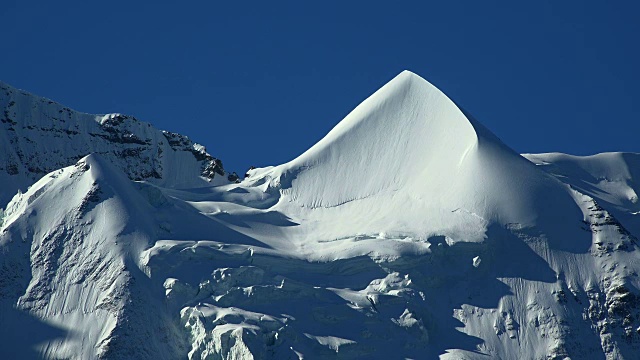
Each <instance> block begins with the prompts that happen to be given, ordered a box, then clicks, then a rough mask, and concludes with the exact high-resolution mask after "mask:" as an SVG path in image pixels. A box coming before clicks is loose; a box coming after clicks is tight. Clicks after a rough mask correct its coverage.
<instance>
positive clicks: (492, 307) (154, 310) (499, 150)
mask: <svg viewBox="0 0 640 360" xmlns="http://www.w3.org/2000/svg"><path fill="white" fill-rule="evenodd" d="M637 156H638V155H637V154H602V155H597V156H594V157H589V158H579V157H571V156H567V155H562V154H540V155H526V158H524V157H522V156H520V155H518V154H516V153H515V152H514V151H512V150H511V149H509V148H508V147H507V146H506V145H504V144H503V143H502V142H500V140H499V139H497V138H496V137H495V136H494V135H492V134H491V133H490V132H489V131H488V130H487V129H485V128H484V127H483V126H482V125H480V124H479V123H478V122H477V121H476V120H474V119H472V118H471V117H470V116H469V115H468V114H466V113H465V112H463V111H462V110H461V109H460V108H459V107H458V106H457V105H456V104H455V103H453V102H452V101H451V100H449V99H448V98H447V97H446V96H445V95H444V94H442V93H441V92H440V91H439V90H437V89H436V88H435V87H433V86H432V85H431V84H429V83H427V82H426V81H425V80H423V79H421V78H420V77H418V76H417V75H415V74H412V73H409V72H404V73H402V74H400V75H399V76H398V77H397V78H395V79H394V80H392V81H391V82H390V83H389V84H387V85H385V86H384V87H383V88H382V89H381V90H379V91H378V92H376V93H375V94H374V95H372V96H371V97H370V98H369V99H367V100H366V101H365V102H363V103H362V104H361V105H360V106H359V107H358V108H356V109H355V110H354V111H353V112H352V113H351V114H349V115H348V116H347V117H346V118H345V119H344V120H343V121H342V122H340V123H339V124H338V125H337V126H336V128H335V129H334V130H332V131H331V132H330V133H329V134H328V135H327V136H326V137H325V138H324V139H323V140H321V141H320V142H319V143H318V144H316V145H315V146H313V147H312V148H311V149H310V150H308V151H307V152H305V153H304V154H302V155H301V156H299V157H298V158H297V159H295V160H293V161H291V162H290V163H287V164H283V165H280V166H275V167H269V168H262V169H253V170H250V171H249V177H248V178H246V179H245V180H244V181H243V182H241V183H238V184H236V183H232V184H228V183H227V184H225V185H220V186H214V185H215V184H208V186H202V184H201V183H197V184H194V185H193V187H192V188H189V187H184V186H181V185H179V182H171V181H159V180H158V179H155V178H153V177H152V178H150V179H142V180H137V181H136V179H132V177H131V172H130V171H126V169H123V168H122V167H121V164H119V163H117V162H115V163H114V162H113V161H112V159H110V158H109V157H108V156H103V155H95V154H94V155H90V156H88V157H85V158H82V159H80V160H79V161H78V162H77V163H76V164H75V165H72V166H70V167H66V168H63V169H60V170H55V171H53V172H51V173H49V174H48V175H46V176H44V177H43V178H42V179H40V180H39V181H37V182H36V183H35V184H33V185H32V186H31V187H30V188H29V190H28V191H26V192H24V193H18V194H17V195H15V196H14V198H13V199H12V200H11V202H10V203H9V204H8V206H7V208H6V210H5V212H4V214H2V221H0V251H1V252H2V256H1V257H0V290H1V291H0V302H1V304H0V305H1V307H0V309H2V310H0V311H1V312H0V319H4V320H3V321H4V322H3V326H2V327H1V328H0V331H2V334H0V335H2V336H1V337H0V358H5V357H6V358H29V357H38V356H44V357H45V358H78V359H86V358H104V359H122V358H136V359H179V358H189V359H303V358H304V359H334V358H339V359H396V358H400V359H404V358H410V359H432V358H442V359H487V358H492V359H493V358H496V359H565V358H572V359H636V358H638V356H639V355H640V334H639V332H640V291H639V289H640V280H639V279H638V273H640V256H639V255H640V252H639V250H640V249H639V248H638V244H637V238H636V234H637V231H638V230H637V229H638V227H637V226H638V225H637V220H636V219H635V215H637V212H638V211H640V209H637V208H636V202H637V196H636V195H635V194H636V190H637V187H636V185H635V179H636V178H637V174H638V171H640V164H638V161H636V160H637ZM527 159H529V160H527ZM167 178H171V176H170V175H167ZM5 324H6V325H5ZM9 329H10V330H9ZM26 333H33V334H35V335H31V336H22V335H24V334H26ZM16 339H22V340H16Z"/></svg>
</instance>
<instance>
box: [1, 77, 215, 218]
mask: <svg viewBox="0 0 640 360" xmlns="http://www.w3.org/2000/svg"><path fill="white" fill-rule="evenodd" d="M0 111H1V112H2V113H0V181H1V182H2V184H3V188H2V190H0V208H3V207H4V206H5V205H6V203H7V202H8V201H9V200H10V199H11V196H13V194H14V193H15V192H16V191H17V190H18V189H20V190H22V191H24V190H25V189H26V188H27V187H28V186H29V185H31V184H33V183H34V182H35V181H36V180H38V179H40V178H41V177H42V176H43V175H46V174H47V173H49V172H51V171H54V170H57V169H60V168H63V167H66V166H69V165H73V164H74V163H75V162H76V161H78V160H79V159H80V158H83V157H84V156H86V155H89V154H91V153H98V154H100V155H102V157H104V158H105V159H108V160H109V161H111V162H112V163H113V164H115V165H116V166H117V167H119V168H120V169H121V170H123V171H124V172H125V173H126V174H127V176H128V177H129V178H130V179H132V180H147V181H152V182H155V183H159V184H163V185H166V186H196V185H197V184H206V183H207V182H206V181H205V180H208V181H210V180H212V179H214V177H215V175H216V174H218V175H220V176H219V179H220V180H218V179H216V183H225V181H224V180H225V179H224V178H223V177H222V176H221V175H224V170H223V168H222V163H221V162H220V160H218V159H215V158H213V157H212V156H211V155H209V154H208V153H207V152H206V150H205V148H204V147H203V146H201V145H198V144H195V143H193V142H192V141H191V140H189V138H187V137H186V136H183V135H180V134H176V133H170V132H167V131H160V130H157V129H155V128H154V127H152V126H151V125H150V124H148V123H145V122H141V121H139V120H137V119H136V118H134V117H131V116H127V115H121V114H107V115H91V114H84V113H80V112H77V111H74V110H71V109H69V108H67V107H64V106H62V105H60V104H57V103H55V102H53V101H51V100H48V99H45V98H41V97H37V96H34V95H31V94H28V93H26V92H23V91H21V90H17V89H14V88H12V87H10V86H9V85H6V84H4V83H2V82H0Z"/></svg>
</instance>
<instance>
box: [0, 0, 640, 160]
mask: <svg viewBox="0 0 640 360" xmlns="http://www.w3.org/2000/svg"><path fill="white" fill-rule="evenodd" d="M309 4H315V5H309ZM0 29H2V30H1V31H0V39H1V43H0V79H1V80H3V81H5V82H7V83H9V84H11V85H13V86H16V87H19V88H22V89H24V90H27V91H30V92H32V93H35V94H38V95H42V96H45V97H48V98H52V99H54V100H56V101H58V102H61V103H63V104H65V105H67V106H69V107H72V108H74V109H76V110H80V111H85V112H90V113H107V112H121V113H126V114H130V115H134V116H136V117H138V118H139V119H141V120H144V121H148V122H151V123H152V124H154V125H155V126H157V127H159V128H161V129H166V130H170V131H174V132H180V133H183V134H185V135H188V136H189V137H191V138H192V139H193V140H195V141H197V142H199V143H202V144H204V145H205V146H206V147H207V149H208V150H209V152H210V153H211V154H212V155H214V156H216V157H219V158H221V159H222V160H223V162H224V164H225V168H227V169H228V170H232V171H233V170H236V171H238V172H243V171H244V170H245V169H246V167H248V166H249V165H257V166H266V165H276V164H279V163H283V162H286V161H289V160H291V159H293V158H295V157H296V156H297V155H299V154H300V153H302V152H303V151H304V150H306V149H307V148H309V147H310V146H311V145H313V144H314V143H315V142H316V141H318V140H319V139H320V138H322V137H323V136H324V135H325V134H326V133H327V132H328V131H329V130H330V129H331V128H332V127H333V126H334V125H335V124H336V123H338V122H339V121H340V120H341V119H342V118H343V117H344V116H345V115H346V114H347V113H348V112H349V111H351V110H352V109H353V108H354V107H355V106H356V105H357V104H358V103H360V102H361V101H362V100H363V99H365V98H366V97H367V96H369V95H370V94H371V93H372V92H374V91H375V90H377V89H378V88H379V87H380V86H382V85H383V84H384V83H386V82H387V81H388V80H390V79H391V78H393V77H394V76H395V75H396V74H397V73H399V72H400V71H402V70H404V69H409V70H412V71H413V72H415V73H417V74H419V75H421V76H423V77H424V78H426V79H427V80H429V81H430V82H432V83H433V84H434V85H436V86H437V87H439V88H440V89H441V90H443V91H444V92H445V93H446V94H447V95H449V96H450V97H451V98H452V99H453V100H455V101H456V102H457V103H458V104H460V105H461V106H463V107H464V108H465V109H466V110H467V111H468V112H470V113H471V114H473V115H474V117H475V118H476V119H477V120H479V121H480V122H482V123H483V124H484V125H485V126H486V127H488V128H489V129H491V130H492V131H493V132H494V133H495V134H496V135H498V137H500V138H501V139H502V140H503V141H504V142H505V143H506V144H507V145H509V146H511V147H512V148H514V149H515V150H516V151H519V152H547V151H561V152H567V153H572V154H580V155H586V154H593V153H597V152H603V151H634V152H640V142H638V136H639V135H640V102H639V100H640V89H639V86H638V84H640V70H639V69H638V65H639V64H640V2H639V1H615V2H613V1H610V2H605V1H577V0H566V1H526V2H525V1H477V0H474V1H445V0H440V1H414V2H412V1H397V2H391V1H380V2H377V1H358V2H356V1H340V2H333V1H322V2H311V1H296V2H293V1H291V2H282V1H268V2H267V1H256V2H251V1H242V2H234V1H225V2H219V1H183V2H178V1H147V2H142V1H131V0H129V1H120V0H110V1H100V2H97V1H86V0H84V1H39V2H38V1H26V0H3V1H2V5H1V6H0Z"/></svg>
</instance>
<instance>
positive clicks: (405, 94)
mask: <svg viewBox="0 0 640 360" xmlns="http://www.w3.org/2000/svg"><path fill="white" fill-rule="evenodd" d="M265 180H266V182H267V183H268V184H270V185H269V186H270V188H271V189H273V190H272V191H275V190H277V191H279V192H280V194H281V196H282V198H281V199H280V200H281V201H280V203H279V205H278V206H280V207H282V208H283V211H285V212H291V211H302V212H304V210H300V209H317V208H321V209H325V210H326V211H324V212H323V213H325V214H331V213H335V214H340V213H342V211H345V210H341V211H332V210H331V209H335V208H338V207H345V208H348V209H350V211H353V213H354V214H356V215H355V216H357V217H358V219H357V220H354V219H344V218H340V216H339V215H336V216H337V218H336V219H335V221H336V223H337V224H340V223H344V229H345V232H342V231H340V230H339V229H341V228H342V227H341V226H336V227H335V228H334V229H332V230H335V232H331V233H326V232H325V233H324V234H323V231H317V232H316V231H313V232H312V233H314V234H319V235H321V236H335V237H341V236H348V235H352V234H353V232H362V233H371V234H374V233H378V232H385V233H389V232H391V233H394V232H399V231H401V230H400V229H402V231H404V232H407V231H409V233H411V234H412V235H414V236H416V235H417V236H421V237H428V236H431V235H447V236H450V237H452V238H454V239H464V240H466V241H480V240H482V239H483V238H484V236H485V232H486V228H487V226H488V225H489V224H491V223H493V222H498V223H501V224H503V225H504V224H509V223H517V224H519V226H522V227H530V226H533V225H535V224H536V223H537V222H539V220H540V218H544V217H549V216H555V211H556V210H554V209H557V211H558V212H562V213H563V214H565V216H574V219H573V220H572V221H574V222H576V224H578V223H579V221H580V220H581V217H582V216H581V213H580V211H579V209H578V208H577V207H576V205H575V202H574V200H573V199H572V198H571V196H570V195H569V194H568V193H567V191H566V186H565V185H563V184H561V183H560V182H558V181H557V180H556V179H554V178H552V177H551V176H549V175H548V174H547V173H545V172H544V171H541V170H540V169H538V168H536V166H534V165H533V164H532V163H531V162H529V161H528V160H526V159H524V158H523V157H521V156H520V155H519V154H517V153H516V152H514V151H513V150H511V149H510V148H508V147H507V146H506V145H504V144H503V143H502V142H501V141H500V140H499V139H498V138H497V137H496V136H494V135H493V134H492V133H491V132H489V131H488V130H487V129H486V128H485V127H484V126H482V125H481V124H480V123H479V122H477V121H476V120H474V119H473V118H471V117H470V116H467V115H466V114H465V112H464V111H462V110H461V109H460V108H459V107H458V106H457V105H456V104H455V103H454V102H453V101H452V100H451V99H449V98H448V97H447V96H446V95H445V94H444V93H443V92H442V91H440V90H438V89H437V88H436V87H435V86H433V85H431V84H430V83H429V82H427V81H426V80H424V79H422V78H421V77H419V76H418V75H415V74H413V73H411V72H409V71H404V72H402V73H401V74H399V75H398V76H396V77H395V78H394V79H393V80H391V81H390V82H389V83H387V84H386V85H384V86H383V87H382V88H381V89H380V90H378V91H376V92H375V93H374V94H373V95H371V96H370V97H369V98H367V99H366V100H365V101H363V102H362V103H361V104H360V105H359V106H358V107H356V108H355V109H354V110H353V111H352V112H351V113H350V114H348V115H347V116H346V117H345V118H344V119H343V120H342V121H341V122H340V123H338V124H337V125H336V126H335V128H334V129H332V130H331V131H330V132H329V133H328V134H327V135H326V136H325V137H324V138H323V139H322V140H320V141H319V142H318V143H317V144H315V145H314V146H313V147H311V148H310V149H309V150H308V151H306V152H305V153H303V154H302V155H300V156H299V157H297V158H296V159H294V160H292V161H291V162H289V163H286V164H283V165H280V166H277V167H274V168H268V169H262V170H260V169H259V170H257V171H254V172H253V173H251V176H250V178H249V179H248V181H247V183H248V184H256V185H259V184H263V183H265ZM543 194H553V196H547V195H545V196H542V195H543ZM283 200H286V201H283ZM380 203H384V204H385V207H384V208H382V209H381V208H380V207H379V206H377V205H376V204H380ZM285 208H286V209H285ZM356 208H357V209H358V210H357V211H356V210H355V209H356ZM295 209H299V210H295ZM568 214H572V215H568ZM327 216H329V215H327ZM425 219H429V221H428V222H426V224H425ZM353 223H356V224H357V225H356V226H355V227H357V228H358V229H354V226H353V225H352V224H353ZM373 224H375V225H373ZM382 224H384V226H381V225H382ZM417 224H419V225H417ZM452 224H456V225H454V226H453V227H452ZM347 229H348V230H347ZM347 232H351V233H350V234H347Z"/></svg>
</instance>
